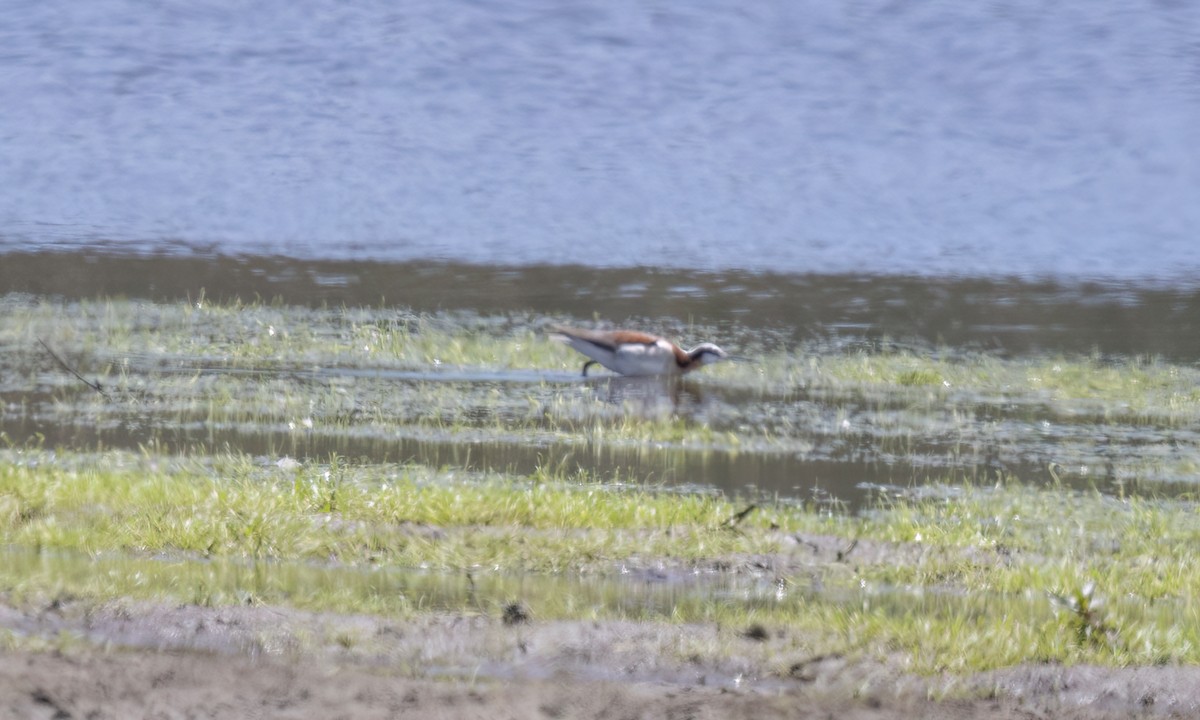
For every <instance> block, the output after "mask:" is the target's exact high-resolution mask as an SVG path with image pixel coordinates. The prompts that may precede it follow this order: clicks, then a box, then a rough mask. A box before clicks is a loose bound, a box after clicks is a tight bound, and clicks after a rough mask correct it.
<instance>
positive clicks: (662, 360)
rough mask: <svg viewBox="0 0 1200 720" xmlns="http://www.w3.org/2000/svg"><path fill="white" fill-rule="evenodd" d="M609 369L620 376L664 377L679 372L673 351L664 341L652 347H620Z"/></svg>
mask: <svg viewBox="0 0 1200 720" xmlns="http://www.w3.org/2000/svg"><path fill="white" fill-rule="evenodd" d="M609 367H610V368H611V369H612V370H615V371H617V372H619V373H621V374H622V375H665V374H667V373H673V372H678V371H679V364H678V363H676V362H675V351H674V350H673V349H672V348H671V343H669V342H667V341H666V340H659V341H658V342H656V343H654V344H653V345H643V344H641V343H631V344H628V345H621V346H619V347H618V348H617V351H616V353H614V354H613V358H612V365H611V366H609Z"/></svg>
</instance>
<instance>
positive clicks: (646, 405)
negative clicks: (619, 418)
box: [588, 375, 704, 417]
mask: <svg viewBox="0 0 1200 720" xmlns="http://www.w3.org/2000/svg"><path fill="white" fill-rule="evenodd" d="M588 384H590V385H591V386H592V387H594V388H595V389H596V395H597V397H600V398H602V399H603V400H604V401H605V402H608V403H612V404H614V405H623V406H625V407H626V408H628V409H630V410H632V411H633V412H636V413H637V414H639V415H642V416H645V417H652V416H656V415H661V414H663V413H685V414H686V413H690V412H692V411H694V410H695V409H696V408H698V407H699V406H700V405H701V404H702V403H703V402H704V395H703V393H702V392H701V390H700V387H699V386H697V385H696V384H694V383H690V382H687V381H685V380H684V379H683V378H681V377H679V376H678V375H650V376H643V377H625V376H621V375H607V376H604V375H602V376H600V377H596V378H588Z"/></svg>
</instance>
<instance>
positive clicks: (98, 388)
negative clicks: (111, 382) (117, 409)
mask: <svg viewBox="0 0 1200 720" xmlns="http://www.w3.org/2000/svg"><path fill="white" fill-rule="evenodd" d="M37 341H38V342H39V343H41V345H42V347H44V348H46V352H48V353H50V357H52V358H54V360H55V362H57V363H58V364H59V367H61V368H62V369H63V370H66V371H67V372H69V373H71V374H72V375H74V376H75V377H77V378H79V382H81V383H83V384H84V385H87V386H88V387H90V388H91V389H93V390H95V391H96V392H98V393H100V394H101V395H103V396H104V397H108V393H106V392H104V388H102V387H101V386H100V383H98V382H92V381H90V380H88V379H87V378H85V377H84V376H82V375H80V374H79V373H77V372H75V368H73V367H71V366H70V365H68V364H67V361H66V360H63V359H62V358H60V357H59V356H58V353H56V352H54V351H53V350H51V349H50V346H49V345H47V344H46V341H45V340H43V339H41V338H38V339H37Z"/></svg>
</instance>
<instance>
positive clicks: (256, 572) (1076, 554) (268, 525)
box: [0, 451, 1200, 672]
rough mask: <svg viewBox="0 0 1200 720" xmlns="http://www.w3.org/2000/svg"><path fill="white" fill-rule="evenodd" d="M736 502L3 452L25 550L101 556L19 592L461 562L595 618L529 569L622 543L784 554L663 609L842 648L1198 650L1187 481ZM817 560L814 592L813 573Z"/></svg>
mask: <svg viewBox="0 0 1200 720" xmlns="http://www.w3.org/2000/svg"><path fill="white" fill-rule="evenodd" d="M1064 498H1066V499H1067V500H1068V502H1064V501H1063V500H1064ZM742 508H743V506H742V505H741V504H739V503H737V502H734V501H731V500H730V499H727V498H722V497H718V496H715V495H713V494H711V493H708V494H698V493H691V494H689V493H678V492H671V491H667V490H666V489H662V488H659V489H654V488H646V487H629V486H626V487H618V486H612V485H606V484H600V483H596V482H595V481H594V480H592V479H590V478H587V477H579V476H576V477H559V476H555V475H553V474H547V473H539V474H537V475H535V476H523V477H513V476H474V477H465V478H464V477H461V473H458V472H455V471H452V470H440V471H439V470H433V469H429V468H420V467H406V466H390V467H381V466H377V465H366V466H356V465H353V464H348V463H344V462H341V461H339V462H335V463H334V464H332V465H321V466H309V465H305V466H301V467H298V468H294V469H280V468H278V467H261V466H259V465H256V464H254V463H252V462H250V461H249V460H248V459H247V458H243V457H236V456H233V457H221V458H216V459H212V458H207V459H206V458H179V457H157V456H155V457H149V456H137V455H130V454H125V453H107V454H104V455H102V456H91V457H78V458H74V459H70V458H67V460H66V461H64V460H62V459H59V458H54V457H51V456H49V455H47V454H39V453H37V452H21V453H13V452H12V451H9V452H8V453H6V454H5V456H4V458H3V464H0V539H2V541H3V542H4V543H5V544H6V545H8V546H9V547H10V548H14V549H26V551H32V552H33V553H34V554H33V555H32V556H31V557H33V558H38V557H42V558H45V557H57V556H58V554H61V553H64V552H66V553H68V556H69V555H70V554H77V555H81V556H84V557H87V556H94V557H98V558H102V559H104V563H102V565H101V567H106V566H107V567H108V570H107V571H106V572H100V573H88V572H82V573H75V574H72V573H68V572H64V571H63V570H62V569H61V567H58V566H57V565H55V564H54V563H53V562H50V563H49V564H48V565H47V564H45V563H46V561H39V562H41V563H43V564H41V565H39V564H37V563H34V565H33V566H32V567H31V566H30V565H29V564H28V562H27V563H25V564H22V563H9V566H10V567H9V570H8V571H7V572H5V571H2V570H0V577H2V578H3V582H4V583H5V585H6V586H7V587H9V588H12V589H16V590H19V592H20V593H23V594H31V593H38V592H41V593H53V592H70V593H72V594H76V595H83V596H88V597H94V598H97V599H101V600H104V599H110V598H119V597H150V598H157V599H161V598H170V599H172V600H177V601H185V602H201V603H205V604H212V603H228V602H245V601H248V600H249V599H253V600H254V601H256V602H269V603H288V604H292V605H297V606H301V607H306V608H312V609H324V610H337V611H343V612H387V613H396V614H401V615H405V614H412V613H415V612H419V611H420V610H421V608H420V603H419V601H416V600H414V599H413V598H412V597H411V596H409V595H405V594H403V593H388V592H387V587H388V583H387V582H383V581H381V580H380V577H379V576H374V580H375V581H376V582H374V583H373V582H371V581H370V577H368V580H367V581H363V580H361V579H360V580H359V581H357V582H352V583H348V582H345V581H344V576H345V574H346V573H351V574H353V573H354V572H355V571H357V572H366V571H368V570H375V569H384V570H388V569H390V571H391V572H402V571H404V570H405V569H409V570H411V569H416V568H422V569H436V570H439V571H443V572H448V573H450V574H454V573H456V572H459V573H461V572H467V571H469V572H473V573H476V574H480V575H481V576H509V577H514V576H520V577H525V578H526V580H525V581H524V582H523V583H522V588H523V592H524V595H525V598H526V602H527V603H528V604H530V605H531V606H533V607H534V608H535V610H536V612H537V613H538V616H539V617H542V618H549V617H577V618H578V617H581V616H582V617H583V618H590V617H598V616H599V617H628V616H631V615H632V616H639V612H638V611H637V610H632V609H630V608H629V607H625V606H620V605H616V604H613V605H610V606H609V607H607V609H605V607H604V606H603V604H602V605H601V606H599V607H598V606H597V605H596V604H595V603H582V604H580V603H575V604H571V603H570V602H567V601H566V600H565V599H564V596H563V595H562V594H561V593H559V592H557V591H556V587H557V586H556V585H555V583H554V582H549V583H548V590H547V592H545V593H542V592H539V591H538V581H537V579H536V578H537V577H539V576H542V577H547V578H554V577H562V576H564V575H565V576H570V577H576V576H578V577H603V578H609V579H610V580H614V581H615V579H616V578H619V569H620V568H621V567H622V566H623V565H626V566H641V565H650V566H654V565H656V564H661V563H666V564H667V565H668V566H669V567H675V568H677V569H679V570H681V571H683V572H685V574H686V572H687V571H688V570H690V569H693V568H694V569H699V570H702V571H705V572H712V571H713V570H714V569H719V568H728V569H739V568H746V567H751V563H752V562H758V563H759V564H760V565H762V566H765V567H771V568H774V570H773V571H766V577H765V578H762V579H760V581H759V582H758V584H755V583H751V584H750V585H748V586H747V587H748V588H750V589H751V590H749V591H743V592H742V595H741V596H742V598H743V600H741V601H736V600H731V599H728V598H725V599H720V598H715V597H712V596H710V595H709V594H707V593H705V592H702V591H699V592H692V593H684V594H681V595H679V596H677V597H675V598H674V599H673V600H672V601H671V603H670V606H669V608H668V607H659V608H658V609H656V610H653V611H651V614H654V613H659V614H661V615H662V616H666V617H669V618H670V619H671V620H673V621H679V622H716V623H719V624H721V625H723V626H725V625H728V626H734V627H741V626H746V625H749V624H750V623H754V622H759V623H764V624H766V625H769V626H771V627H773V628H783V629H786V630H788V632H789V633H791V635H789V636H790V637H795V638H798V639H799V638H803V639H804V640H803V642H805V643H816V644H818V645H819V646H821V647H826V648H828V649H829V650H830V651H836V652H843V653H861V654H867V655H879V656H885V655H889V654H894V653H900V654H902V655H904V656H905V657H907V658H908V663H909V665H910V666H911V667H912V668H913V669H915V670H918V671H926V672H927V671H936V670H953V671H969V670H980V669H987V668H993V667H1000V666H1004V665H1009V664H1013V663H1018V662H1022V661H1027V660H1038V661H1055V662H1097V663H1103V664H1118V665H1121V664H1130V663H1143V664H1149V663H1162V662H1187V663H1190V662H1197V661H1200V622H1198V621H1200V607H1198V605H1197V602H1196V601H1195V598H1197V597H1200V573H1196V572H1195V571H1194V568H1195V567H1196V563H1197V562H1198V561H1200V557H1197V555H1198V553H1200V551H1198V550H1197V548H1200V527H1198V526H1197V524H1196V523H1195V522H1194V515H1195V511H1196V507H1195V506H1194V505H1193V504H1191V503H1188V502H1183V501H1172V502H1165V501H1156V500H1147V499H1138V498H1127V499H1121V500H1118V499H1114V498H1110V497H1105V496H1101V495H1098V494H1095V493H1073V492H1070V491H1067V490H1064V489H1053V490H1038V489H1033V488H1029V487H1024V486H1021V485H1018V484H1011V483H1007V482H1006V483H1001V484H999V485H997V486H992V487H986V488H982V487H981V488H972V487H966V488H963V487H961V486H959V487H957V488H955V489H954V490H952V491H950V490H948V491H947V492H945V493H941V494H937V495H934V496H931V497H927V498H925V499H892V500H890V501H887V502H882V501H881V503H880V504H879V505H878V506H877V507H876V508H875V509H874V510H873V511H871V512H869V513H866V514H864V515H863V516H860V517H853V516H836V515H835V516H830V515H829V514H828V513H820V512H816V511H813V510H810V509H806V508H804V507H800V506H796V505H793V504H776V505H771V506H768V507H764V508H761V509H759V510H758V511H756V512H752V513H750V514H748V515H747V516H746V517H745V518H744V519H742V520H741V521H740V522H738V523H737V524H736V527H731V523H730V522H729V521H730V519H731V518H733V517H734V516H735V515H737V514H738V513H739V511H740V510H741V509H742ZM815 535H837V536H839V537H842V538H844V539H846V540H850V539H856V540H857V541H858V542H859V543H860V544H863V545H864V546H865V545H869V546H870V549H869V550H855V551H852V552H850V553H848V554H847V555H846V557H845V558H844V559H843V560H841V561H839V560H837V559H836V558H834V557H832V556H830V557H823V558H817V559H816V560H813V559H812V558H811V557H810V554H811V553H810V552H809V551H808V550H807V548H806V547H805V546H804V545H802V544H799V543H797V541H796V540H795V539H794V538H797V537H798V538H800V539H801V540H802V539H803V538H804V537H805V536H815ZM10 552H11V551H10ZM855 553H859V554H860V555H861V557H856V556H855ZM105 563H106V564H107V565H105ZM231 563H232V564H231ZM245 563H249V564H245ZM262 563H269V564H266V565H263V564H262ZM296 563H299V565H296ZM297 567H299V568H305V567H310V568H311V567H319V568H325V570H323V571H320V572H317V571H314V570H309V571H303V570H296V569H295V568H297ZM14 568H15V570H14ZM288 568H291V569H288ZM728 572H729V570H726V571H725V573H719V574H722V575H723V574H726V573H728ZM314 573H317V576H319V578H322V579H320V580H319V581H314V580H313V577H314ZM321 573H324V574H323V575H322V574H321ZM339 573H341V574H342V575H339ZM546 573H549V574H550V575H545V574H546ZM776 576H778V579H780V580H782V581H783V582H784V585H785V587H787V588H789V589H788V590H787V591H785V592H783V593H781V594H780V595H779V596H778V597H776V596H774V595H773V594H772V593H771V592H769V591H766V590H763V589H762V587H761V586H762V585H765V586H773V583H775V582H776V581H777V579H776ZM339 577H343V580H338V578H339ZM814 578H819V579H820V585H821V590H820V591H812V590H810V589H808V588H810V587H811V585H812V583H813V581H814ZM1089 584H1091V585H1093V586H1094V588H1095V590H1094V594H1095V602H1096V603H1098V605H1097V606H1095V607H1096V609H1095V610H1088V608H1086V607H1085V608H1082V609H1081V608H1079V607H1076V608H1074V609H1072V608H1071V607H1070V605H1069V603H1065V602H1062V601H1057V602H1056V601H1053V597H1054V596H1059V597H1061V598H1070V597H1081V596H1080V593H1081V592H1083V589H1084V588H1085V587H1086V586H1087V585H1089ZM754 588H758V589H757V590H755V589H754ZM747 593H748V594H747ZM493 604H494V603H493ZM490 610H491V611H495V608H494V607H491V608H490ZM1085 610H1087V612H1085ZM797 641H799V640H797Z"/></svg>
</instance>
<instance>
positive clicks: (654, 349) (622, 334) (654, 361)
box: [550, 325, 732, 377]
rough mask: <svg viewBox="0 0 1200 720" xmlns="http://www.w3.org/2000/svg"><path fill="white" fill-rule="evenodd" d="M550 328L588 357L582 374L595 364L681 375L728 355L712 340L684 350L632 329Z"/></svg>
mask: <svg viewBox="0 0 1200 720" xmlns="http://www.w3.org/2000/svg"><path fill="white" fill-rule="evenodd" d="M550 332H551V337H552V338H554V339H555V340H558V341H559V342H562V343H566V344H567V345H570V346H571V347H573V348H575V349H576V350H578V351H579V352H581V353H583V354H584V355H587V356H588V357H589V358H591V360H588V361H587V362H585V363H584V364H583V376H584V377H587V371H588V367H590V366H592V365H597V364H598V365H603V366H604V367H606V368H608V369H609V370H612V371H613V372H615V373H620V374H621V375H682V374H683V373H686V372H691V371H692V370H695V369H696V368H698V367H701V366H703V365H711V364H713V363H715V362H720V361H722V360H729V359H732V357H731V356H730V355H729V353H727V352H725V351H724V350H722V349H721V348H719V347H717V346H716V345H713V344H712V343H700V344H699V345H697V346H696V347H694V348H692V349H691V350H684V349H683V348H681V347H679V346H678V345H676V344H675V343H673V342H671V341H670V340H667V339H666V338H661V337H659V336H657V335H651V334H650V333H644V332H638V331H636V330H581V329H578V328H570V327H563V326H561V325H557V326H554V327H553V328H551V331H550Z"/></svg>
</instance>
